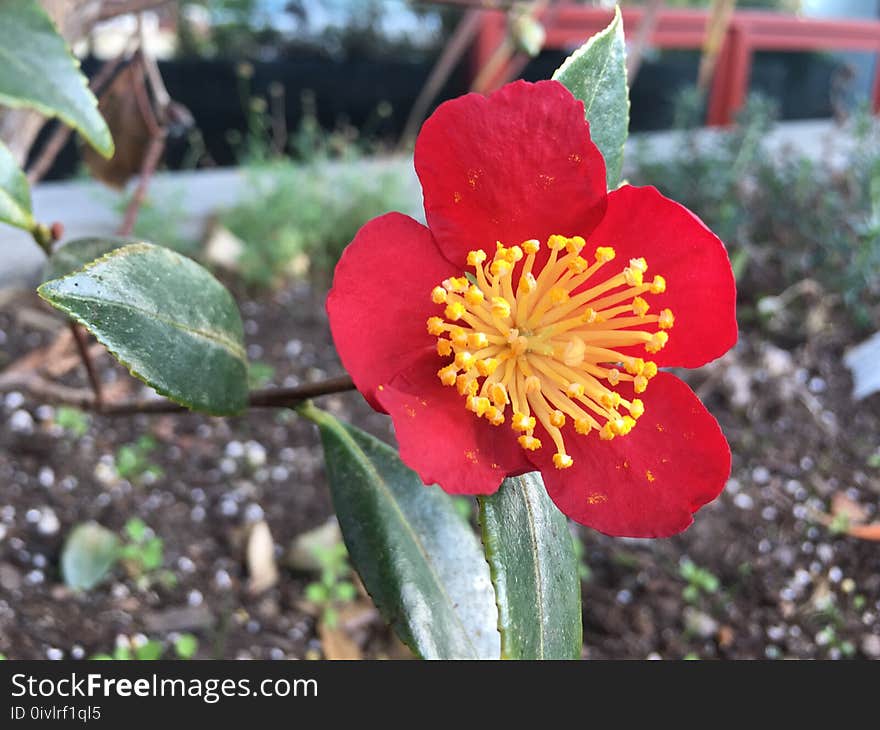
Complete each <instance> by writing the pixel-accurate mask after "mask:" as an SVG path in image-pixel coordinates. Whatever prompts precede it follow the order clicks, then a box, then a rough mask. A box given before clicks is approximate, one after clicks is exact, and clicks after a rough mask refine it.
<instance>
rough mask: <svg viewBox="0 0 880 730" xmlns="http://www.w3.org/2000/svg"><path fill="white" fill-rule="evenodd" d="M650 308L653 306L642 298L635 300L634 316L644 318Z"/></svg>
mask: <svg viewBox="0 0 880 730" xmlns="http://www.w3.org/2000/svg"><path fill="white" fill-rule="evenodd" d="M650 308H651V305H650V304H648V302H646V301H645V300H644V299H642V298H641V297H636V298H635V299H633V314H635V315H638V316H639V317H644V316H645V315H646V314H647V313H648V310H649V309H650Z"/></svg>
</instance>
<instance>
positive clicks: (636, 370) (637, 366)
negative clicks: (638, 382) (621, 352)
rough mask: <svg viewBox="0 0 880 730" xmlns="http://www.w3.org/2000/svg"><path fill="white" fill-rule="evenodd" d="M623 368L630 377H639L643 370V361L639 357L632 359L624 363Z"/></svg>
mask: <svg viewBox="0 0 880 730" xmlns="http://www.w3.org/2000/svg"><path fill="white" fill-rule="evenodd" d="M623 367H624V368H626V372H628V373H629V374H630V375H641V374H642V371H643V370H644V369H645V361H644V360H642V358H640V357H634V358H631V359H629V360H627V361H626V362H624V363H623Z"/></svg>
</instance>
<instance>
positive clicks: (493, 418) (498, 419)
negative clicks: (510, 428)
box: [485, 406, 504, 426]
mask: <svg viewBox="0 0 880 730" xmlns="http://www.w3.org/2000/svg"><path fill="white" fill-rule="evenodd" d="M485 415H486V420H487V421H489V423H491V424H492V425H493V426H500V425H501V424H502V423H504V411H502V410H501V409H500V408H496V407H495V406H489V407H488V408H487V409H486V414H485Z"/></svg>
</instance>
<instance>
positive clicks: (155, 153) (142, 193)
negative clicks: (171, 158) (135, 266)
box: [117, 134, 165, 236]
mask: <svg viewBox="0 0 880 730" xmlns="http://www.w3.org/2000/svg"><path fill="white" fill-rule="evenodd" d="M164 151H165V135H164V134H160V135H158V136H156V137H153V138H152V139H151V140H150V146H149V147H148V148H147V154H146V155H145V156H144V163H143V165H142V166H141V174H140V180H138V185H137V188H136V189H135V191H134V194H133V195H132V196H131V200H130V201H129V203H128V207H127V208H126V209H125V217H124V218H123V220H122V225H121V226H120V227H119V230H118V231H117V234H118V235H120V236H130V235H131V232H132V231H133V230H134V224H135V223H136V222H137V217H138V214H139V213H140V212H141V206H142V205H143V204H144V200H145V199H146V197H147V190H149V187H150V180H151V179H152V177H153V173H155V172H156V167H158V165H159V160H161V159H162V153H163V152H164Z"/></svg>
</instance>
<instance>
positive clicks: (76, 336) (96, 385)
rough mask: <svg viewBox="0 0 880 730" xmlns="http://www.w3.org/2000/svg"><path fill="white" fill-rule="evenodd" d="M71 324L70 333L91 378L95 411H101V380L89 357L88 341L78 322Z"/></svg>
mask: <svg viewBox="0 0 880 730" xmlns="http://www.w3.org/2000/svg"><path fill="white" fill-rule="evenodd" d="M69 324H70V331H71V332H73V341H74V342H75V343H76V349H77V351H78V352H79V357H80V359H81V360H82V363H83V365H84V366H85V368H86V374H87V375H88V377H89V383H90V384H91V386H92V392H93V393H94V395H95V409H96V410H101V406H102V401H101V380H100V378H99V377H98V372H97V371H96V370H95V364H94V363H93V362H92V357H91V355H89V345H88V341H87V340H86V335H85V333H84V332H83V330H82V328H81V327H80V326H79V325H78V324H77V323H76V322H73V321H71V322H70V323H69Z"/></svg>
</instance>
